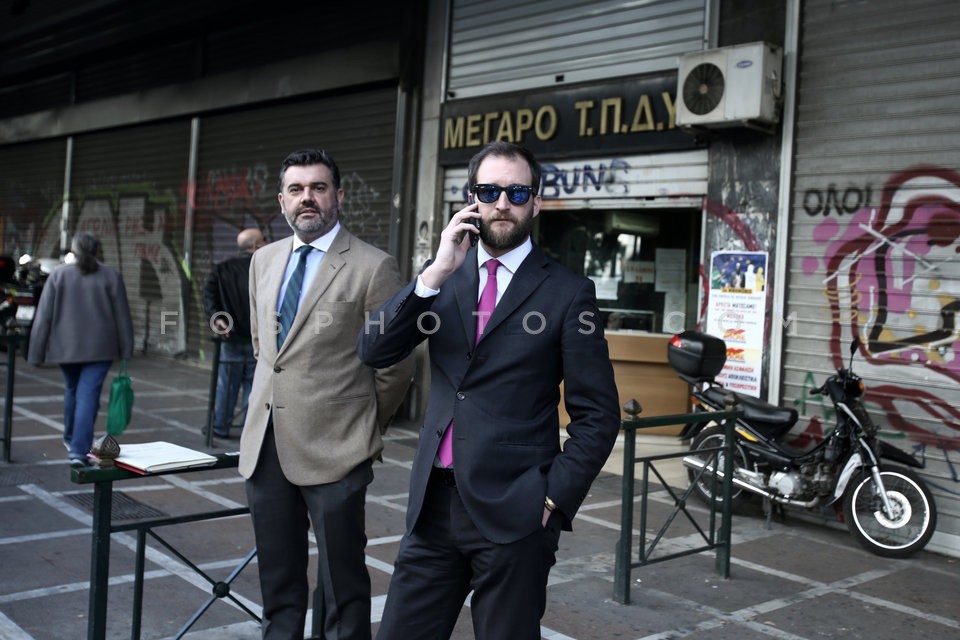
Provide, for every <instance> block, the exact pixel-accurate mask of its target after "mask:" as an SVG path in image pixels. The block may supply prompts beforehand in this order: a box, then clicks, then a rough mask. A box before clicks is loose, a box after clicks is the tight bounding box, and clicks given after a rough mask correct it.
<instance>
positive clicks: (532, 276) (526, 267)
mask: <svg viewBox="0 0 960 640" xmlns="http://www.w3.org/2000/svg"><path fill="white" fill-rule="evenodd" d="M544 262H545V260H544V255H543V254H542V253H541V252H540V251H539V250H538V249H537V247H536V246H534V247H533V250H532V251H531V252H530V255H528V256H527V257H526V259H524V261H523V262H521V263H520V268H519V269H517V272H516V273H515V274H513V278H512V279H511V280H510V286H508V287H507V290H506V291H505V292H504V293H503V297H501V298H500V302H498V303H497V306H496V308H495V309H494V310H493V314H492V315H491V316H490V321H489V322H487V326H486V328H484V330H483V331H484V335H487V334H489V333H491V332H492V331H495V330H496V328H497V327H498V326H500V324H502V323H503V321H504V320H505V319H506V318H508V317H510V315H511V314H512V313H513V312H514V311H516V310H517V309H518V308H519V307H520V305H522V304H523V303H524V301H526V299H527V298H529V297H530V296H531V295H532V294H533V292H534V291H536V290H537V288H538V287H539V286H540V284H541V283H542V282H543V281H544V280H545V279H546V277H547V271H546V270H545V269H544V268H543V265H544ZM477 279H478V280H479V275H478V276H477ZM478 286H479V285H478ZM474 308H476V304H474ZM475 326H476V324H474V327H475ZM481 342H482V339H481Z"/></svg>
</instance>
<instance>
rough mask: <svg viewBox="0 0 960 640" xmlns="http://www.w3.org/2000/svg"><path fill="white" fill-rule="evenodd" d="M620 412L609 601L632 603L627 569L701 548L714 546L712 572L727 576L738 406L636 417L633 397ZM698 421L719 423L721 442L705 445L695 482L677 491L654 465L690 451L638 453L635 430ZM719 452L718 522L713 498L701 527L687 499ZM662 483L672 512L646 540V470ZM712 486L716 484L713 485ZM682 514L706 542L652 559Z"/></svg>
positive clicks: (715, 479)
mask: <svg viewBox="0 0 960 640" xmlns="http://www.w3.org/2000/svg"><path fill="white" fill-rule="evenodd" d="M624 411H626V412H627V414H628V415H630V416H631V417H630V418H628V419H625V420H623V421H622V423H621V426H622V428H623V433H624V443H623V494H622V497H621V504H620V538H619V540H618V542H617V549H616V561H615V565H614V574H613V575H614V577H613V599H614V601H616V602H619V603H621V604H630V571H631V570H632V569H636V568H637V567H641V566H646V565H649V564H654V563H657V562H663V561H666V560H672V559H674V558H679V557H682V556H687V555H691V554H694V553H701V552H703V551H711V550H716V553H717V555H716V570H717V573H718V574H719V575H720V576H721V577H723V578H727V577H729V576H730V531H731V518H732V515H731V505H730V495H731V484H732V478H733V445H734V430H733V428H734V424H735V423H736V421H737V418H739V417H740V416H741V415H742V414H743V412H742V411H736V410H732V409H731V410H728V411H712V412H698V413H684V414H675V415H667V416H653V417H649V418H638V417H637V415H639V413H640V411H641V409H640V405H639V404H638V403H637V402H636V400H631V401H630V402H628V403H627V404H626V405H625V406H624ZM697 422H716V423H717V424H720V425H722V426H723V430H724V444H723V446H718V447H704V448H702V449H700V450H699V451H698V452H699V453H706V454H709V455H710V457H709V458H708V460H707V461H706V464H704V466H703V468H702V469H700V470H698V471H695V472H693V473H694V477H693V481H692V482H690V484H689V486H688V487H687V489H686V490H685V491H683V492H682V493H679V494H678V492H677V491H676V490H675V489H674V488H672V487H670V485H669V484H668V483H667V482H666V481H665V480H664V478H663V476H662V475H661V474H660V472H659V471H657V469H656V467H655V466H654V463H657V462H662V461H664V460H671V459H675V458H682V457H684V456H686V455H689V452H688V451H681V452H678V453H669V454H661V455H654V456H645V457H639V458H638V457H636V451H637V430H638V429H648V428H651V427H664V426H672V425H686V424H692V423H697ZM721 452H723V458H722V464H723V470H722V473H723V475H722V478H723V479H722V482H719V484H720V485H721V486H720V487H719V488H720V490H721V492H722V493H721V498H722V501H721V503H720V505H721V507H720V512H721V513H720V526H719V528H718V527H717V523H716V517H717V502H716V501H711V504H710V505H709V520H708V523H707V525H706V527H705V529H706V530H704V527H702V526H701V525H700V524H699V523H698V522H697V520H696V519H695V518H694V517H693V515H692V514H691V512H690V511H689V510H688V509H687V500H688V499H689V498H690V495H691V494H692V492H693V489H694V486H695V485H696V483H697V482H700V480H701V479H702V477H703V474H704V473H710V472H709V471H708V470H709V469H715V468H717V462H716V461H717V460H718V459H719V456H720V454H721ZM637 463H642V464H643V472H642V485H641V491H640V531H639V538H640V543H639V547H638V560H637V561H636V562H633V561H632V560H631V548H632V546H633V510H634V506H633V503H634V489H635V484H636V473H635V472H636V469H635V467H636V464H637ZM651 470H652V471H653V473H654V475H655V476H656V477H657V479H658V480H659V481H660V483H661V484H662V485H663V487H664V489H665V490H666V491H667V493H668V494H669V496H670V497H671V498H672V499H673V510H672V511H671V513H670V515H669V516H668V517H667V520H666V522H665V523H664V524H663V526H661V527H660V529H659V530H658V531H657V534H656V535H655V536H654V538H653V539H652V540H651V542H650V543H649V544H647V541H646V538H647V535H646V532H647V509H648V495H647V494H648V489H649V481H650V471H651ZM710 477H711V478H712V480H713V481H714V482H718V480H717V476H716V474H711V475H710ZM715 488H716V486H715ZM680 513H683V514H684V515H685V516H686V518H687V519H688V520H689V521H690V523H691V524H692V525H693V526H694V528H695V529H696V530H697V532H698V533H699V534H700V536H701V538H702V539H703V541H704V544H703V545H701V546H698V547H695V548H687V549H683V550H682V551H677V552H675V553H669V554H664V555H660V556H657V557H656V558H654V557H652V553H653V551H654V549H655V548H656V546H657V544H658V543H659V542H660V540H661V539H662V538H663V534H664V533H665V532H666V531H667V529H668V528H669V527H670V525H671V524H672V523H673V521H674V520H675V519H676V517H677V516H678V515H679V514H680Z"/></svg>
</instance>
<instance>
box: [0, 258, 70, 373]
mask: <svg viewBox="0 0 960 640" xmlns="http://www.w3.org/2000/svg"><path fill="white" fill-rule="evenodd" d="M56 264H57V261H56V260H53V259H49V260H34V259H32V258H31V257H30V256H29V255H26V254H25V255H23V256H21V258H20V260H19V266H16V265H14V263H13V259H12V258H11V257H9V256H0V335H17V336H22V337H23V346H22V347H21V350H22V352H23V354H24V357H26V353H27V348H28V342H29V340H30V329H31V328H32V326H33V318H34V315H36V311H37V304H38V303H39V301H40V294H41V292H42V291H43V284H44V282H46V280H47V278H48V277H49V275H50V273H51V271H52V270H53V268H54V267H55V266H56ZM3 347H4V349H5V347H6V345H5V344H4V345H3Z"/></svg>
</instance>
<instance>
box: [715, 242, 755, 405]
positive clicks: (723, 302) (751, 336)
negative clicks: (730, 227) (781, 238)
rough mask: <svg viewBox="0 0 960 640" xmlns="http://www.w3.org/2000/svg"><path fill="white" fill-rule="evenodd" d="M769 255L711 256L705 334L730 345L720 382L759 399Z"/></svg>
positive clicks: (733, 253) (734, 253) (732, 253)
mask: <svg viewBox="0 0 960 640" xmlns="http://www.w3.org/2000/svg"><path fill="white" fill-rule="evenodd" d="M766 278H767V253H766V252H765V251H715V252H714V253H713V254H712V255H711V257H710V301H709V305H708V307H707V333H709V334H710V335H713V336H717V337H718V338H722V339H723V341H724V342H726V343H727V364H726V365H725V366H724V367H723V371H721V372H720V375H718V376H717V382H719V383H721V384H722V385H724V386H725V387H727V388H728V389H730V390H732V391H736V392H738V393H745V394H747V395H750V396H754V397H757V398H759V397H760V375H761V372H762V363H763V320H764V316H765V315H766V304H767V296H766V292H765V287H766Z"/></svg>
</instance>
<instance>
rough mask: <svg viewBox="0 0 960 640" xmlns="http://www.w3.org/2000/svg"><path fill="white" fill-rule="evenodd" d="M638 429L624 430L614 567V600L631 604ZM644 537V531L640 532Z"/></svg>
mask: <svg viewBox="0 0 960 640" xmlns="http://www.w3.org/2000/svg"><path fill="white" fill-rule="evenodd" d="M636 450H637V432H636V429H632V428H629V427H628V426H627V425H624V429H623V494H622V496H621V499H620V504H621V508H620V539H619V540H618V541H617V557H616V562H615V564H614V567H613V599H614V600H615V601H616V602H619V603H620V604H630V548H631V546H632V545H633V485H634V473H635V470H634V465H635V464H636V461H635V460H634V457H635V456H636ZM640 535H643V531H641V532H640Z"/></svg>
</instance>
